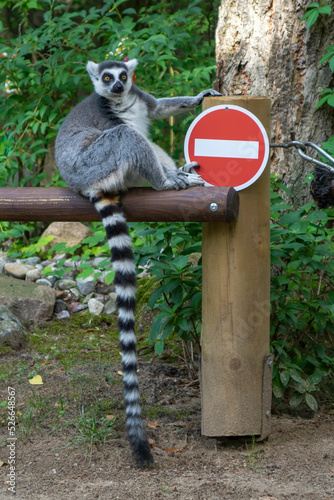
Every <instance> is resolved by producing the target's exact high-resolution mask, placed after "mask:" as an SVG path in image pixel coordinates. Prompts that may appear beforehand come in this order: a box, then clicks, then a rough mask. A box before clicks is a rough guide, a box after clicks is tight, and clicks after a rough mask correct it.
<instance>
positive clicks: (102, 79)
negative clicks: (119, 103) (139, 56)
mask: <svg viewBox="0 0 334 500" xmlns="http://www.w3.org/2000/svg"><path fill="white" fill-rule="evenodd" d="M136 66H137V61H136V59H133V60H132V61H129V62H127V63H123V62H118V61H105V62H103V63H100V64H95V63H93V62H89V63H88V64H87V71H88V73H89V75H90V77H91V80H92V82H93V84H94V88H95V92H96V93H97V94H99V95H101V96H103V97H107V98H109V99H113V98H117V97H122V96H124V95H126V94H127V93H128V92H129V90H130V88H131V86H132V75H133V71H134V69H135V67H136Z"/></svg>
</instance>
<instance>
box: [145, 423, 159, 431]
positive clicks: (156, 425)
mask: <svg viewBox="0 0 334 500" xmlns="http://www.w3.org/2000/svg"><path fill="white" fill-rule="evenodd" d="M147 427H150V429H156V427H160V424H159V422H147Z"/></svg>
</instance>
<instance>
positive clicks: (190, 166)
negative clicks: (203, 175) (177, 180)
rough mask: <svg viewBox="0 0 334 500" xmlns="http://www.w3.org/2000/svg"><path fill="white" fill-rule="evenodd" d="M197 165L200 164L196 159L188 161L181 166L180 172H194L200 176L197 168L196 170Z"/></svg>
mask: <svg viewBox="0 0 334 500" xmlns="http://www.w3.org/2000/svg"><path fill="white" fill-rule="evenodd" d="M196 167H199V164H198V163H196V162H195V161H191V162H190V163H186V164H185V165H183V167H181V168H179V169H178V172H186V173H187V174H194V175H197V176H198V177H199V175H198V173H197V172H196V170H194V169H195V168H196Z"/></svg>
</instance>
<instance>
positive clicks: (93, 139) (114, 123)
mask: <svg viewBox="0 0 334 500" xmlns="http://www.w3.org/2000/svg"><path fill="white" fill-rule="evenodd" d="M136 66H137V60H136V59H133V60H131V61H128V62H127V63H124V62H117V61H105V62H103V63H100V64H95V63H94V62H91V61H90V62H88V64H87V71H88V73H89V75H90V77H91V80H92V82H93V84H94V88H95V92H93V93H92V94H91V95H90V96H89V97H87V98H86V99H84V100H83V101H82V102H81V103H79V104H78V105H77V106H76V107H75V108H74V109H73V110H72V111H71V112H70V114H69V115H68V116H67V118H66V119H65V121H64V123H63V124H62V126H61V127H60V130H59V133H58V136H57V139H56V162H57V166H58V168H59V171H60V173H61V175H62V177H63V179H64V180H65V182H66V183H67V184H68V186H69V187H70V188H72V189H73V190H74V191H77V192H79V193H81V194H83V195H84V196H86V197H88V198H89V199H90V200H91V202H92V203H93V204H94V206H95V208H96V210H97V211H98V212H99V214H100V216H101V219H102V222H103V224H104V227H105V230H106V234H107V238H108V242H109V246H110V250H111V255H112V258H111V260H112V263H113V267H114V270H115V281H114V284H115V287H116V293H117V306H118V323H119V329H120V342H121V347H122V362H123V380H124V393H125V403H126V415H127V427H128V434H129V438H130V442H131V446H132V449H133V452H134V454H135V456H136V458H137V460H138V462H139V464H140V465H148V464H149V463H151V462H152V461H153V458H152V455H151V452H150V448H149V444H148V441H147V438H146V434H145V431H144V427H143V423H142V417H141V409H140V397H139V391H138V377H137V358H136V352H135V345H136V337H135V333H134V309H135V283H136V269H135V266H134V259H133V255H132V250H131V240H130V237H129V235H128V231H127V226H126V220H125V216H124V213H123V209H122V206H121V203H120V201H119V198H118V197H117V194H118V193H120V192H122V191H125V190H126V189H127V188H128V187H130V186H134V185H139V184H141V183H142V182H143V181H148V182H149V183H150V184H151V186H152V187H153V188H154V189H157V190H164V189H186V188H187V187H189V186H199V185H203V184H204V183H203V181H202V179H201V178H200V177H199V176H198V175H197V174H193V173H190V171H191V169H192V167H193V166H197V164H196V163H190V164H188V165H185V166H184V167H182V168H181V169H179V170H177V169H176V167H175V164H174V162H173V160H172V159H171V158H170V157H169V156H168V155H167V154H166V153H165V152H164V151H163V150H162V149H161V148H160V147H159V146H157V145H155V144H153V143H152V142H151V141H150V140H149V139H148V132H149V130H148V129H149V122H150V119H152V118H166V117H169V116H173V115H176V114H179V113H182V112H183V111H185V110H186V109H192V108H195V107H196V106H198V105H199V104H201V102H202V101H203V98H204V97H205V96H208V95H219V94H218V92H216V91H214V90H206V91H204V92H201V93H200V94H198V95H197V96H196V97H173V98H165V99H155V98H154V97H152V96H151V95H150V94H147V93H146V92H143V91H142V90H140V89H139V88H138V87H136V86H135V85H134V84H133V83H132V76H133V71H134V69H135V67H136Z"/></svg>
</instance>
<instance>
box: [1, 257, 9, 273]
mask: <svg viewBox="0 0 334 500" xmlns="http://www.w3.org/2000/svg"><path fill="white" fill-rule="evenodd" d="M7 263H8V262H7V257H6V256H4V255H2V256H1V257H0V273H2V271H3V269H4V267H5V265H6V264H7Z"/></svg>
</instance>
